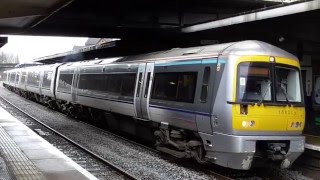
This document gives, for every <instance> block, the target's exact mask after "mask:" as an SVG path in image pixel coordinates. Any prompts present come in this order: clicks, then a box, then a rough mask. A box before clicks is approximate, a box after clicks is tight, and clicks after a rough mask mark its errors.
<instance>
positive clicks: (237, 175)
mask: <svg viewBox="0 0 320 180" xmlns="http://www.w3.org/2000/svg"><path fill="white" fill-rule="evenodd" d="M0 97H1V96H0ZM2 98H3V97H2ZM3 99H4V100H5V101H6V102H7V103H9V104H11V105H12V106H13V107H14V108H15V109H17V110H19V111H20V112H22V113H23V114H25V115H26V116H28V117H30V118H31V119H35V120H36V121H37V123H40V124H41V125H43V126H44V127H47V128H48V129H49V130H52V132H56V131H55V130H54V129H52V128H51V127H49V126H47V125H46V124H44V123H43V122H41V121H39V120H37V119H36V118H34V117H33V116H32V115H30V114H29V113H27V112H25V111H24V110H22V109H21V108H19V107H17V106H16V105H14V104H13V103H11V102H9V101H8V100H6V99H5V98H3ZM26 101H28V100H26ZM31 102H32V101H31ZM32 103H34V102H32ZM57 113H59V114H60V115H62V116H64V117H66V116H65V115H64V114H62V113H60V112H57ZM77 122H78V123H82V124H85V125H86V126H90V127H92V128H94V129H96V131H101V132H103V133H106V134H110V135H112V136H115V137H117V138H118V139H122V140H124V141H126V142H128V143H130V144H132V145H135V146H139V147H142V148H143V149H146V150H148V151H152V152H154V153H157V154H162V155H163V153H161V152H159V151H157V150H155V149H153V148H151V147H149V146H146V145H144V144H141V143H140V142H136V141H135V140H131V139H128V138H126V137H124V136H122V134H121V135H119V134H115V133H114V132H110V131H107V130H104V129H101V128H99V127H96V126H94V125H92V124H89V123H87V122H83V121H77ZM29 123H30V122H29ZM32 129H35V128H32ZM35 131H36V132H37V131H39V130H35ZM38 133H39V134H41V133H42V134H45V133H46V132H41V131H39V132H38ZM57 133H59V132H57ZM59 134H61V133H59ZM61 135H62V134H61ZM62 136H63V135H62ZM64 137H65V136H64ZM65 138H66V139H68V142H69V141H70V142H72V143H75V146H78V147H80V148H82V149H85V150H86V151H87V152H88V154H93V156H95V157H98V159H100V160H101V162H104V161H106V160H105V159H104V158H103V157H101V156H99V155H97V154H96V153H94V152H92V151H90V150H88V149H87V148H84V147H82V146H81V145H79V144H78V143H76V142H74V141H73V140H71V139H70V138H68V137H65ZM56 146H57V147H58V148H59V149H60V147H59V146H61V145H56ZM62 149H63V148H62ZM65 154H66V155H67V156H71V157H72V156H74V155H73V154H72V153H71V154H70V153H69V152H66V153H65ZM162 157H163V158H164V159H166V160H168V159H169V161H171V160H170V159H173V160H172V161H174V163H179V165H182V166H185V167H188V168H190V167H191V169H194V170H196V171H198V170H200V171H203V172H205V173H206V174H210V176H211V177H214V178H216V179H248V180H249V179H270V177H268V175H265V172H266V171H265V170H263V171H261V172H256V171H255V170H254V171H236V170H231V169H226V168H222V167H220V166H216V165H213V164H205V165H202V164H197V163H195V162H192V163H190V161H188V160H177V158H175V157H173V156H162ZM100 160H99V161H100ZM75 161H76V162H77V161H78V162H77V163H79V164H80V165H81V166H83V164H84V162H83V160H81V159H80V160H75ZM107 163H110V162H108V161H107ZM111 164H112V163H111ZM192 164H193V165H192ZM84 166H85V165H84ZM84 168H85V167H84ZM85 169H86V168H85ZM116 169H119V170H120V171H123V169H122V168H117V166H116ZM87 170H88V171H89V172H91V173H92V174H100V173H102V172H101V170H99V168H92V167H91V168H87ZM124 172H125V174H127V175H123V179H137V177H135V176H134V175H131V174H130V173H127V172H126V171H124ZM119 174H120V173H119ZM118 179H119V178H118Z"/></svg>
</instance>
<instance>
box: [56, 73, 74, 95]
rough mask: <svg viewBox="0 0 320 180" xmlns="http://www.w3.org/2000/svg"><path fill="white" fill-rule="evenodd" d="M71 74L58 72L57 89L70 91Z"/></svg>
mask: <svg viewBox="0 0 320 180" xmlns="http://www.w3.org/2000/svg"><path fill="white" fill-rule="evenodd" d="M72 77H73V74H60V77H59V85H58V90H62V91H67V92H69V91H71V86H72Z"/></svg>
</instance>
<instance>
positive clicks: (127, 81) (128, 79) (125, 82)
mask: <svg viewBox="0 0 320 180" xmlns="http://www.w3.org/2000/svg"><path fill="white" fill-rule="evenodd" d="M135 79H136V74H123V75H122V83H121V95H122V96H131V97H132V96H133V93H134V83H135Z"/></svg>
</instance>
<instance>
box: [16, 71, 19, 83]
mask: <svg viewBox="0 0 320 180" xmlns="http://www.w3.org/2000/svg"><path fill="white" fill-rule="evenodd" d="M19 79H20V73H17V75H16V83H19Z"/></svg>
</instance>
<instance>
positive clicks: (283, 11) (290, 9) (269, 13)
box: [181, 0, 320, 33]
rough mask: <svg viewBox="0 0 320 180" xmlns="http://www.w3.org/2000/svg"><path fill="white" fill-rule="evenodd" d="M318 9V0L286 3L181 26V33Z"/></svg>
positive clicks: (319, 4) (319, 5)
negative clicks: (267, 8)
mask: <svg viewBox="0 0 320 180" xmlns="http://www.w3.org/2000/svg"><path fill="white" fill-rule="evenodd" d="M317 9H320V0H313V1H307V2H303V3H298V4H293V5H287V6H283V7H278V8H274V9H269V10H264V11H259V12H253V13H248V14H244V15H240V16H235V17H230V18H225V19H220V20H215V21H210V22H206V23H202V24H197V25H192V26H188V27H185V28H182V29H181V31H182V32H183V33H192V32H198V31H204V30H209V29H214V28H220V27H225V26H230V25H235V24H242V23H247V22H253V21H259V20H264V19H270V18H275V17H280V16H287V15H292V14H297V13H302V12H307V11H312V10H317Z"/></svg>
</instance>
